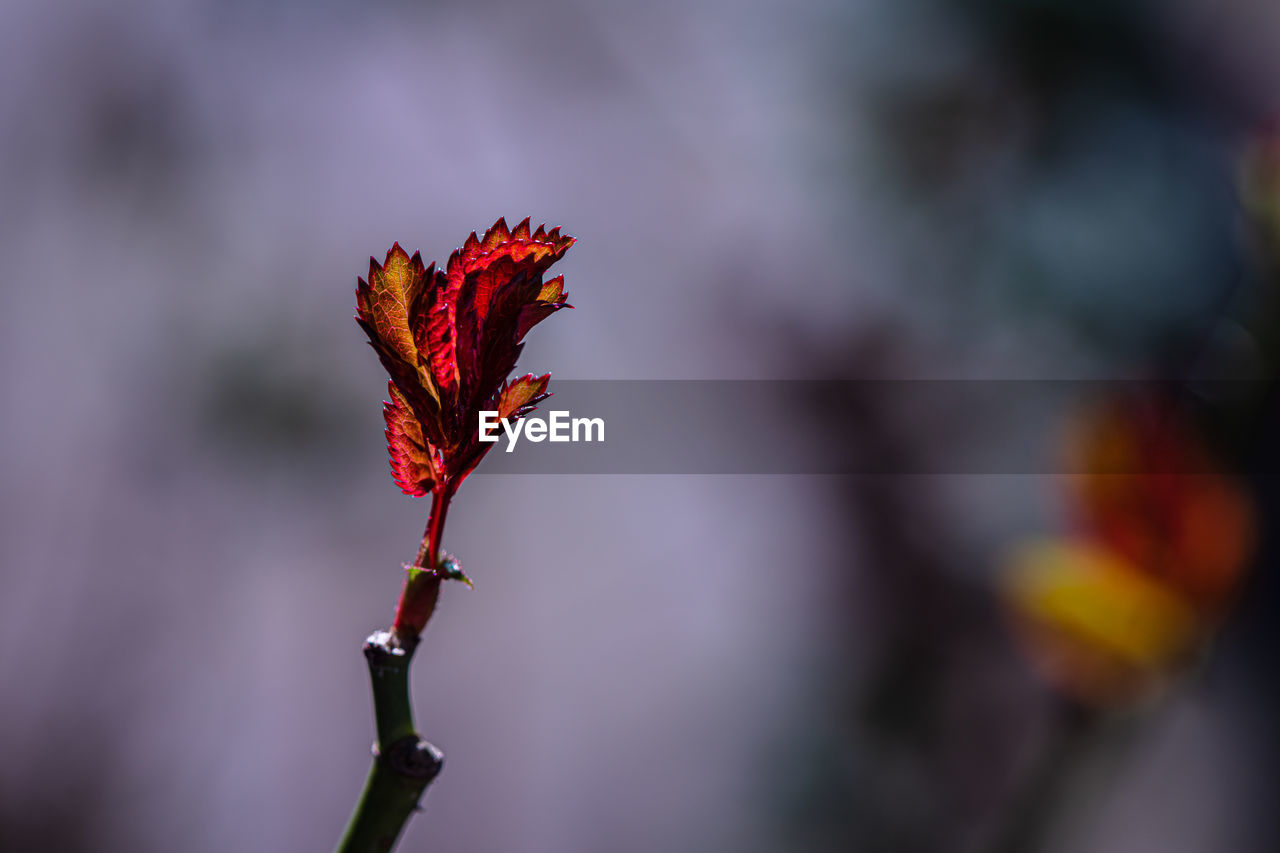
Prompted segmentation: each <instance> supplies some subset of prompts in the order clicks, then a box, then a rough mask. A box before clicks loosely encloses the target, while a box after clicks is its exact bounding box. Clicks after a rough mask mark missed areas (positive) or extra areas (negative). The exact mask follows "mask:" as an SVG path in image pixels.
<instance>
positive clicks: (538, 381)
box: [498, 373, 551, 420]
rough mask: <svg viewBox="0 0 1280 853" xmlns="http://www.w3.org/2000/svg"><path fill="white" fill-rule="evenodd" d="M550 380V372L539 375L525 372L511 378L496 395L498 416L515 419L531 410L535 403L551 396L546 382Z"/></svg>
mask: <svg viewBox="0 0 1280 853" xmlns="http://www.w3.org/2000/svg"><path fill="white" fill-rule="evenodd" d="M550 381H551V374H550V373H544V374H543V375H541V376H534V375H533V374H532V373H527V374H525V375H524V376H521V377H519V378H517V379H512V380H511V381H510V382H508V383H507V384H506V385H505V386H504V387H503V389H502V393H501V394H500V395H499V396H498V417H499V418H508V419H511V420H515V419H516V418H521V417H524V416H525V415H527V414H528V413H529V412H532V411H533V409H534V407H535V405H536V404H537V403H540V402H541V401H543V400H545V399H547V398H548V397H550V396H551V395H550V394H549V393H547V383H548V382H550Z"/></svg>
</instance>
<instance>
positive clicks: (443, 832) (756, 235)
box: [0, 0, 1280, 853]
mask: <svg viewBox="0 0 1280 853" xmlns="http://www.w3.org/2000/svg"><path fill="white" fill-rule="evenodd" d="M1278 38H1280V14H1278V12H1277V7H1275V6H1274V5H1272V4H1269V3H1264V2H1257V3H1250V2H1247V0H1231V2H1226V3H1223V2H1209V1H1208V0H1169V1H1168V2H1163V3H1144V2H1137V1H1136V0H1134V1H1133V2H1115V3H1105V2H1102V0H1096V2H1088V1H1087V0H1078V2H1076V3H1064V2H1050V0H1025V2H1015V0H965V2H955V3H944V2H941V0H936V2H935V1H934V0H852V2H847V3H838V2H818V3H787V2H761V3H734V2H727V0H714V2H704V3H675V2H665V0H658V1H657V2H648V3H643V4H641V3H621V2H617V3H614V2H602V3H587V2H551V3H546V4H534V3H519V2H479V1H478V0H473V2H466V3H462V2H444V3H421V4H419V3H409V2H398V3H397V2H385V3H376V2H375V3H359V2H345V1H344V0H330V2H321V3H302V2H292V0H283V2H273V3H264V4H259V3H249V2H229V3H216V2H208V1H207V0H183V2H160V0H154V1H153V2H145V1H144V2H124V3H115V4H107V3H92V2H57V3H39V2H25V0H17V2H9V3H6V4H5V5H4V8H3V10H2V11H0V158H2V159H0V271H2V272H0V274H2V275H3V288H4V289H3V298H4V304H3V310H0V353H2V354H3V362H2V365H3V369H2V370H0V465H2V468H0V471H2V479H0V848H3V849H4V850H6V851H7V850H14V851H28V850H30V851H82V850H83V851H89V850H93V851H99V850H100V851H126V850H127V851H168V850H183V851H187V853H201V851H232V850H236V851H239V850H264V851H265V850H272V851H281V850H289V851H293V850H296V851H309V850H324V849H328V848H330V847H331V846H332V844H333V843H334V841H335V840H336V838H337V836H338V834H339V832H340V830H341V828H342V826H343V824H344V822H345V820H346V818H347V816H348V814H349V811H350V809H351V807H352V805H353V804H354V801H355V798H356V795H357V793H358V792H359V789H360V786H361V784H362V781H363V778H364V774H365V772H366V770H367V765H368V762H369V743H370V741H371V739H372V718H371V708H370V700H369V694H368V686H367V675H366V671H365V666H364V661H363V659H362V657H361V655H360V652H359V648H360V642H361V640H362V639H363V637H364V636H365V635H366V633H368V632H369V631H370V630H372V629H374V628H376V627H379V626H381V625H384V624H385V623H386V622H387V621H388V620H389V619H390V616H391V609H392V607H393V606H394V603H395V598H396V595H397V593H398V590H399V584H400V580H401V573H400V565H401V563H402V562H403V561H405V560H408V559H410V558H411V557H412V556H413V554H414V552H415V549H416V546H417V541H418V537H419V536H420V535H421V528H422V525H423V524H424V523H425V518H426V510H427V504H426V502H425V501H419V500H411V499H409V498H406V497H404V496H402V495H400V494H399V492H398V490H397V489H396V488H395V486H394V485H393V483H392V482H391V479H390V476H389V473H388V470H387V463H386V459H385V450H384V443H383V438H382V427H383V425H382V419H381V413H380V401H381V400H382V399H383V397H384V395H385V377H384V376H383V374H382V371H381V369H380V367H379V366H378V364H377V362H376V359H375V358H374V356H373V354H372V353H371V352H370V351H369V350H368V348H367V347H366V346H365V344H364V343H363V338H362V335H361V334H360V332H359V330H358V329H357V328H356V325H355V323H354V322H352V314H353V311H354V287H355V280H356V276H357V275H360V274H363V273H364V272H365V271H366V270H367V261H368V257H369V256H370V255H378V256H379V257H381V256H382V253H384V252H385V251H386V250H387V248H388V247H389V246H390V245H391V243H392V241H399V242H401V243H402V244H403V245H404V246H405V247H406V248H408V249H410V250H411V251H412V250H413V249H415V248H416V249H421V250H422V252H423V255H424V257H426V258H428V259H436V260H438V261H443V260H444V259H445V258H446V257H447V255H448V253H449V251H450V250H451V249H452V248H454V247H455V246H456V245H458V244H460V243H461V241H462V240H463V239H464V238H465V236H466V234H467V233H468V232H469V231H471V230H473V229H483V228H485V227H486V226H488V225H490V224H491V223H492V222H493V221H494V220H495V219H496V218H497V217H498V216H505V217H507V219H508V221H510V222H513V223H514V222H515V221H518V220H519V219H522V218H523V217H524V216H526V215H529V216H532V217H533V218H534V222H535V224H536V223H537V222H540V221H545V222H547V223H549V224H559V225H562V226H564V228H565V229H566V231H568V232H569V233H571V234H573V235H574V236H576V237H577V238H578V240H579V242H578V244H577V245H576V246H575V247H574V248H572V249H571V250H570V251H569V253H568V254H567V256H566V257H565V259H564V261H563V262H562V263H561V264H560V265H559V266H558V267H557V270H558V271H559V272H563V274H564V275H565V279H566V286H567V289H568V291H569V293H570V301H571V302H572V303H573V304H574V305H575V306H576V310H575V311H573V312H566V313H561V314H560V315H558V316H556V317H555V318H554V320H552V321H549V322H547V323H546V324H544V325H542V326H540V327H539V328H538V329H537V330H536V332H534V333H533V334H532V335H531V339H530V343H529V346H528V348H527V349H526V350H525V353H524V356H523V357H522V359H521V363H520V367H521V369H522V370H534V371H538V372H542V371H545V370H550V371H552V373H553V379H552V389H553V390H554V387H555V382H556V380H557V379H620V378H629V379H733V378H751V379H761V378H763V379H788V378H797V379H799V378H830V377H839V378H867V377H871V378H880V377H891V378H908V379H909V378H931V379H940V378H941V379H950V378H1037V377H1047V378H1057V379H1061V378H1078V377H1091V378H1098V377H1128V376H1133V375H1141V374H1142V372H1143V371H1144V370H1146V369H1147V368H1148V367H1149V366H1150V365H1151V364H1157V365H1163V364H1164V363H1165V362H1164V361H1162V359H1164V357H1165V355H1166V354H1167V353H1169V352H1176V353H1183V352H1185V351H1187V350H1188V346H1189V348H1190V349H1191V350H1195V349H1196V347H1199V346H1201V345H1204V346H1211V345H1212V343H1213V342H1214V341H1218V340H1221V339H1224V336H1225V339H1228V340H1233V338H1231V336H1232V335H1233V334H1234V333H1235V330H1236V329H1237V328H1238V325H1239V323H1240V322H1243V321H1242V316H1241V315H1242V314H1247V313H1248V312H1249V311H1250V310H1251V308H1250V305H1251V304H1252V303H1249V302H1248V296H1247V294H1248V293H1249V292H1250V291H1249V289H1248V288H1249V284H1248V276H1247V275H1245V274H1242V272H1241V270H1242V269H1243V268H1245V267H1246V266H1247V263H1248V259H1247V257H1246V255H1245V254H1244V250H1243V249H1241V247H1240V241H1239V239H1238V237H1239V232H1240V229H1241V221H1240V214H1239V202H1238V199H1237V194H1236V193H1237V170H1238V164H1239V158H1238V154H1239V147H1240V144H1241V140H1242V139H1244V138H1245V137H1246V136H1247V134H1248V133H1249V128H1251V127H1253V126H1255V125H1257V124H1259V123H1261V122H1263V121H1264V119H1265V116H1266V115H1267V114H1268V113H1269V112H1270V111H1271V110H1272V109H1273V108H1274V107H1275V106H1276V104H1275V102H1274V99H1273V98H1272V96H1271V94H1270V93H1271V92H1273V91H1274V89H1275V85H1276V83H1277V82H1278V80H1280V74H1278V73H1277V72H1278V71H1280V63H1277V60H1276V57H1277V56H1280V52H1277V51H1276V50H1274V48H1275V46H1276V44H1277V43H1278ZM1242 282H1244V283H1243V284H1242ZM1242 293H1244V294H1245V296H1241V295H1240V294H1242ZM1241 300H1244V301H1243V302H1242V301H1241ZM1233 312H1234V313H1233ZM1232 317H1234V318H1235V319H1234V320H1233V319H1232ZM1171 341H1173V342H1175V343H1173V344H1171V343H1170V342H1171ZM1187 341H1191V342H1192V343H1191V344H1190V345H1187V344H1186V342H1187ZM1206 342H1208V343H1206ZM1179 359H1181V356H1178V357H1177V358H1175V366H1179V365H1182V364H1183V361H1182V360H1179ZM1233 363H1234V362H1233ZM895 387H899V386H895ZM900 402H901V401H895V400H884V401H877V400H867V401H857V403H858V404H857V405H850V404H849V403H848V402H845V403H842V404H839V405H836V404H834V403H832V402H831V401H821V400H810V401H806V402H797V405H796V407H795V411H794V412H793V413H791V416H792V417H794V418H795V419H797V420H803V421H804V422H805V423H806V424H807V425H808V426H807V429H808V431H809V433H808V434H809V435H810V438H809V440H810V441H813V442H815V443H821V442H828V441H839V442H865V443H867V444H866V446H867V447H868V448H869V450H868V452H871V453H886V454H893V453H897V454H902V455H903V456H904V458H909V457H910V456H911V455H912V454H918V453H926V452H927V448H928V446H929V436H930V433H931V432H932V431H936V430H940V429H947V428H948V426H947V422H946V418H936V419H930V420H928V421H923V422H922V421H920V420H919V419H912V418H907V417H902V416H901V407H900V406H898V405H897V404H898V403H900ZM733 414H734V413H733V412H725V413H724V417H725V424H726V427H725V428H732V426H731V425H732V418H733ZM982 428H983V430H984V435H989V437H990V440H991V441H992V442H995V443H997V446H998V442H1000V441H1003V440H1008V439H1009V438H1010V437H1016V436H1017V434H1018V424H1017V423H1004V422H999V421H993V422H992V423H990V424H984V425H982ZM769 452H770V450H769V448H761V453H764V454H767V453H769ZM483 471H484V466H482V467H481V472H480V473H479V474H477V475H476V476H475V477H473V478H472V479H471V480H470V481H469V482H468V483H467V484H466V486H465V488H464V489H463V490H462V492H461V494H460V496H459V497H458V499H457V500H456V501H455V503H454V508H453V511H452V512H451V513H450V522H449V527H448V529H447V531H446V534H445V544H446V547H448V548H449V549H450V550H451V551H453V552H454V553H456V554H457V555H458V557H459V558H460V560H461V562H462V564H463V566H464V567H465V568H466V570H467V571H468V573H469V574H470V575H471V577H472V578H474V580H475V582H476V587H475V589H474V590H468V589H466V588H465V587H463V586H461V585H453V586H450V587H449V588H447V589H446V590H445V593H444V598H443V602H442V605H441V609H440V612H439V613H438V614H437V616H436V618H435V619H434V620H433V622H432V624H431V626H430V628H429V629H428V631H427V634H426V642H425V644H424V646H423V647H422V649H421V650H420V652H419V654H418V656H417V657H418V660H417V662H416V664H415V667H414V674H413V682H414V693H415V699H416V704H417V713H418V717H419V724H420V728H421V729H422V730H423V732H424V733H425V734H426V735H427V736H428V737H429V738H430V739H431V740H432V741H433V742H435V743H436V744H437V745H439V746H440V747H441V748H442V749H443V750H444V752H445V754H446V767H445V770H444V772H443V774H442V775H441V777H440V778H439V779H438V780H437V781H436V783H435V784H434V785H433V786H432V788H431V789H430V791H429V792H428V795H427V797H426V800H425V812H424V813H423V814H421V815H419V816H418V817H416V818H415V819H414V820H413V821H412V822H411V823H410V825H409V828H408V830H407V832H406V835H405V837H404V839H403V844H402V849H404V850H406V851H414V850H450V851H548V853H549V852H550V851H619V852H620V853H621V851H636V852H637V853H639V851H707V850H725V851H728V850H734V851H790V850H801V851H807V850H815V851H816V850H833V851H839V850H885V851H912V850H921V851H924V850H939V851H943V850H963V849H966V845H967V844H970V843H972V841H973V839H975V838H978V837H980V836H981V835H982V833H983V831H984V827H987V826H989V825H990V824H991V823H992V822H993V821H995V820H997V819H998V814H999V811H1000V808H1001V804H1002V803H1003V802H1005V799H1004V798H1005V797H1006V795H1007V793H1008V789H1009V788H1010V786H1011V784H1012V783H1011V782H1010V780H1011V779H1012V778H1014V776H1015V775H1016V773H1015V771H1016V768H1017V767H1018V764H1019V762H1020V760H1021V757H1022V756H1024V755H1025V754H1026V753H1027V751H1028V750H1032V749H1034V744H1035V742H1036V737H1037V733H1038V732H1039V731H1040V730H1041V729H1042V728H1043V725H1044V723H1043V719H1044V716H1045V715H1044V713H1043V712H1044V708H1045V705H1046V702H1047V701H1048V700H1047V699H1046V694H1045V691H1044V688H1043V687H1042V686H1041V685H1040V684H1039V683H1038V682H1037V681H1036V680H1035V678H1034V677H1033V676H1032V675H1031V674H1030V672H1029V671H1028V669H1027V668H1026V666H1025V665H1024V663H1023V661H1022V660H1021V658H1020V657H1019V656H1018V653H1017V651H1016V649H1015V648H1014V647H1013V646H1012V644H1011V643H1010V642H1009V640H1008V637H1007V636H1005V633H1004V632H1003V630H1002V627H1001V624H1000V620H999V618H998V614H997V613H996V612H995V608H994V605H992V604H991V603H990V602H989V600H988V599H989V598H990V597H991V593H990V578H991V575H992V572H994V571H995V569H996V568H997V565H998V561H999V556H998V555H999V553H1000V551H1001V549H1002V548H1003V547H1004V546H1005V545H1006V544H1007V543H1008V542H1009V541H1010V540H1011V539H1012V538H1014V537H1017V536H1020V535H1024V534H1025V535H1031V534H1035V533H1037V532H1044V531H1051V530H1054V529H1055V528H1057V527H1059V526H1060V525H1061V521H1060V519H1059V507H1058V505H1057V504H1058V502H1059V497H1058V487H1057V484H1056V482H1055V479H1054V478H1052V477H1048V476H1038V477H1032V476H996V475H992V476H981V475H972V476H950V477H943V476H938V477H928V476H917V477H910V478H906V477H899V478H895V477H867V478H846V479H839V480H837V479H834V478H824V477H784V476H773V477H770V476H757V477H751V476H739V477H730V476H721V477H696V476H639V475H637V476H544V475H523V476H518V475H511V476H496V475H485V474H484V473H483ZM1250 636H1251V635H1250ZM1266 642H1268V640H1257V641H1255V640H1253V639H1249V638H1248V637H1247V636H1246V638H1245V639H1242V640H1240V641H1239V642H1238V644H1237V645H1238V646H1239V647H1240V648H1241V649H1244V651H1241V652H1240V653H1239V654H1237V655H1235V656H1231V655H1226V656H1225V661H1226V663H1225V664H1224V665H1222V666H1219V667H1218V668H1217V669H1215V670H1214V671H1213V677H1210V678H1209V679H1207V681H1203V682H1201V683H1200V684H1199V685H1198V686H1196V687H1192V688H1187V689H1186V690H1185V691H1184V692H1183V693H1182V694H1180V695H1178V696H1176V697H1174V698H1173V699H1171V700H1170V701H1169V702H1168V704H1167V706H1166V707H1165V708H1164V709H1163V711H1162V713H1161V714H1159V715H1158V716H1156V717H1155V719H1154V720H1153V721H1152V722H1151V723H1150V724H1149V725H1148V726H1147V728H1146V729H1145V731H1144V733H1143V736H1142V737H1141V738H1138V739H1135V740H1133V741H1132V742H1131V743H1130V744H1129V745H1128V747H1127V749H1126V751H1125V752H1124V754H1123V756H1122V757H1118V758H1116V760H1115V762H1114V764H1113V766H1110V767H1109V769H1107V770H1106V771H1100V772H1102V776H1100V777H1099V778H1098V780H1097V782H1096V784H1097V786H1098V787H1099V789H1100V792H1099V794H1098V796H1097V797H1096V798H1094V802H1093V803H1092V804H1091V805H1090V806H1089V807H1088V808H1087V809H1086V810H1085V811H1086V813H1087V818H1081V819H1080V820H1079V821H1078V822H1077V823H1076V824H1073V825H1072V826H1073V827H1074V829H1073V831H1071V832H1067V833H1063V834H1060V835H1059V836H1057V837H1056V839H1055V841H1054V844H1055V845H1056V846H1055V847H1054V849H1060V850H1062V851H1077V853H1082V851H1115V853H1119V851H1126V853H1129V852H1130V851H1148V850H1149V851H1157V850H1158V851H1163V852H1164V853H1198V851H1240V853H1250V851H1264V850H1270V849H1274V848H1273V847H1272V846H1270V843H1268V842H1266V841H1265V839H1266V838H1267V837H1272V834H1273V833H1272V832H1271V829H1270V828H1269V827H1268V821H1274V816H1271V815H1269V814H1268V812H1267V811H1266V809H1267V807H1268V805H1267V801H1266V796H1267V794H1266V792H1267V791H1268V790H1271V791H1274V782H1275V779H1276V776H1275V772H1274V771H1275V764H1274V762H1273V761H1272V759H1271V757H1270V756H1273V750H1274V744H1273V743H1272V742H1271V740H1270V736H1271V731H1270V728H1271V725H1272V724H1271V722H1270V719H1271V718H1270V714H1271V709H1272V708H1273V707H1274V705H1273V704H1269V703H1271V702H1273V698H1268V697H1267V696H1263V695H1260V693H1262V692H1265V691H1264V690H1263V688H1260V687H1258V686H1257V685H1258V683H1259V681H1260V680H1263V675H1262V673H1265V672H1266V670H1265V668H1262V667H1258V666H1257V665H1256V663H1255V660H1256V659H1258V657H1259V656H1261V657H1262V658H1263V659H1265V654H1263V653H1262V652H1259V651H1257V650H1258V649H1264V650H1267V651H1269V650H1270V648H1271V647H1270V646H1267V645H1265V643H1266ZM1259 644H1262V645H1259ZM904 660H905V661H907V663H905V664H904V663H903V661H904ZM921 661H924V662H925V663H923V664H922V663H921ZM940 661H941V662H940ZM1233 661H1234V663H1232V662H1233ZM921 672H924V673H926V674H927V678H925V677H922V676H920V673H921ZM904 673H905V674H904ZM895 679H896V680H895ZM886 685H887V686H886ZM922 685H923V686H922ZM1104 777H1105V778H1104Z"/></svg>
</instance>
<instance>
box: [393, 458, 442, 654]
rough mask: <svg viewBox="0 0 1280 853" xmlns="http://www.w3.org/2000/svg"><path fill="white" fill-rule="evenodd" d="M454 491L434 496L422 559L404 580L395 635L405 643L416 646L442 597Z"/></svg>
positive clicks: (420, 549) (439, 491)
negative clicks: (444, 543)
mask: <svg viewBox="0 0 1280 853" xmlns="http://www.w3.org/2000/svg"><path fill="white" fill-rule="evenodd" d="M453 493H454V488H453V487H452V486H451V485H449V484H447V483H446V484H444V485H440V486H437V487H436V488H435V489H433V490H432V492H431V515H430V517H429V518H428V519H427V529H426V531H424V532H423V534H422V544H421V545H420V546H419V547H418V556H417V558H416V559H415V560H414V565H413V566H411V567H410V568H409V573H408V575H407V576H406V577H405V580H404V589H403V590H401V592H400V602H399V604H397V605H396V617H395V621H394V622H393V623H392V626H391V631H392V633H394V634H395V635H396V637H397V638H398V639H399V640H400V641H401V642H402V643H409V642H414V643H416V642H417V640H418V636H419V635H420V634H421V633H422V629H423V628H425V627H426V626H427V620H428V619H430V618H431V614H432V613H434V612H435V609H436V601H437V600H438V599H439V597H440V581H441V580H443V578H442V577H441V575H440V572H439V569H440V538H441V536H442V534H443V532H444V519H445V516H446V515H447V514H448V512H449V501H450V500H452V499H453Z"/></svg>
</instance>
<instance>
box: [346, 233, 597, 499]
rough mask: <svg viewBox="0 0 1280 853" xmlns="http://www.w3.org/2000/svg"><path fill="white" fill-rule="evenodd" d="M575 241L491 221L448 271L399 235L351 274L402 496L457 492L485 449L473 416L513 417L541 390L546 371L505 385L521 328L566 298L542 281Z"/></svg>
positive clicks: (558, 285)
mask: <svg viewBox="0 0 1280 853" xmlns="http://www.w3.org/2000/svg"><path fill="white" fill-rule="evenodd" d="M573 243H574V239H573V238H572V237H569V236H561V234H560V229H559V228H552V229H551V230H550V231H547V230H546V227H545V226H542V225H540V226H538V228H537V229H536V230H534V231H531V230H530V227H529V220H528V219H527V218H526V219H525V220H523V221H522V222H520V224H519V225H517V226H516V227H515V229H514V230H513V229H511V228H509V227H508V226H507V223H506V220H505V219H499V220H498V221H497V222H496V223H494V225H493V227H492V228H490V229H489V230H488V231H486V232H485V234H484V236H483V237H477V236H476V234H475V232H472V233H471V235H470V236H469V237H468V238H467V239H466V241H465V242H464V243H463V245H462V247H461V248H459V249H457V250H456V251H454V252H453V253H452V254H451V255H450V257H449V261H448V264H446V266H445V269H444V271H437V270H436V269H435V265H434V264H433V265H431V266H430V267H425V268H424V267H423V264H422V259H421V257H420V256H419V255H418V254H417V253H415V254H414V255H413V256H412V257H410V256H409V255H408V254H407V253H406V252H405V251H404V250H403V249H401V248H400V245H399V244H398V243H397V244H395V245H394V246H392V248H391V251H389V252H388V253H387V259H386V261H384V262H383V264H382V265H379V264H378V263H377V262H376V261H374V260H373V259H370V264H369V280H368V282H367V283H366V282H365V281H364V280H363V279H360V280H359V284H358V287H357V291H356V307H357V312H358V313H357V317H356V320H357V321H358V322H359V324H360V326H361V328H363V329H364V331H365V333H366V334H367V335H368V337H369V343H370V344H371V345H372V346H373V348H374V351H375V352H377V354H378V358H379V360H380V361H381V362H382V365H383V367H385V368H386V370H387V373H388V374H389V376H390V377H391V385H392V400H391V402H389V403H387V404H386V408H385V416H386V421H387V445H388V451H389V453H390V455H391V467H392V473H393V475H394V477H395V480H396V483H397V484H399V485H400V487H401V489H403V490H404V491H405V492H406V493H408V494H413V495H425V494H427V493H428V492H431V491H438V490H444V491H450V490H451V489H455V488H456V487H457V485H458V483H460V482H461V481H462V479H463V478H464V477H466V475H467V474H468V473H470V471H471V470H472V469H474V468H475V466H476V465H477V464H478V463H479V461H480V459H481V458H482V457H483V456H484V454H485V453H486V452H488V450H489V448H490V447H491V446H492V445H491V444H489V443H482V442H480V441H479V437H478V430H477V426H478V414H479V412H480V411H481V410H482V409H486V410H494V409H496V410H498V411H499V412H502V413H503V414H502V416H503V417H519V416H521V415H523V414H525V413H527V412H528V411H530V410H532V408H533V406H534V404H536V403H537V402H538V401H539V400H542V399H544V398H545V397H546V396H548V395H547V393H546V387H547V381H548V379H549V374H548V375H544V376H541V377H535V376H533V375H532V374H530V375H529V376H524V377H521V378H519V379H516V380H514V381H512V382H510V383H506V384H504V382H505V380H506V378H507V376H508V374H510V373H511V371H512V369H514V367H515V363H516V359H517V358H518V357H519V355H520V351H521V349H522V348H523V346H522V344H521V341H522V340H523V339H524V336H525V334H527V333H528V331H529V329H530V328H532V327H533V326H534V325H536V324H537V323H539V322H541V321H542V320H544V319H545V318H546V317H548V316H550V315H551V314H553V313H555V312H556V311H558V310H560V309H561V308H566V307H570V306H568V305H567V304H566V302H565V299H566V297H565V293H564V283H563V278H562V277H559V276H557V277H556V278H554V279H552V280H551V281H548V282H545V283H544V282H543V281H542V276H543V273H545V272H546V271H547V269H548V268H549V267H550V266H551V265H552V264H553V263H555V262H556V261H558V260H559V259H560V258H561V257H563V256H564V253H565V252H566V251H568V249H569V247H570V246H572V245H573Z"/></svg>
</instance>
